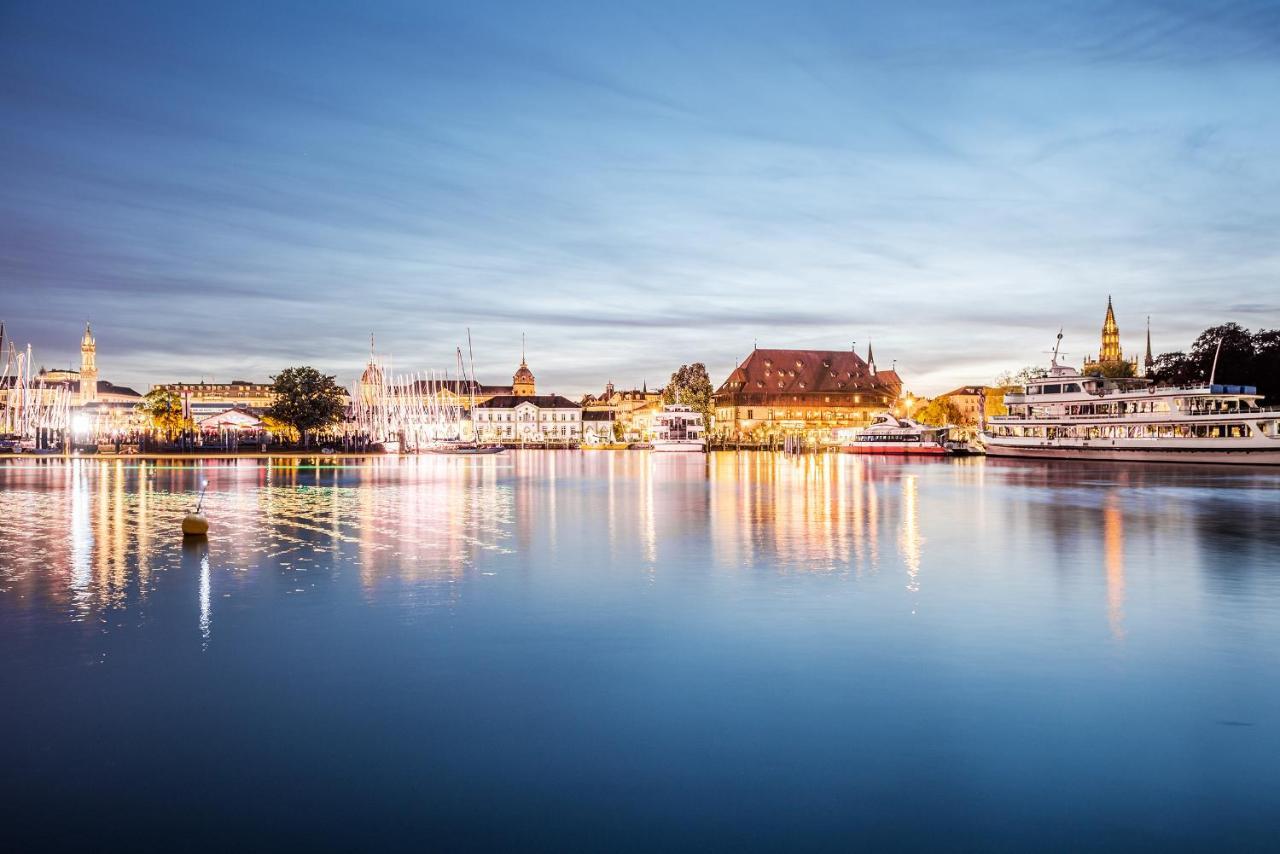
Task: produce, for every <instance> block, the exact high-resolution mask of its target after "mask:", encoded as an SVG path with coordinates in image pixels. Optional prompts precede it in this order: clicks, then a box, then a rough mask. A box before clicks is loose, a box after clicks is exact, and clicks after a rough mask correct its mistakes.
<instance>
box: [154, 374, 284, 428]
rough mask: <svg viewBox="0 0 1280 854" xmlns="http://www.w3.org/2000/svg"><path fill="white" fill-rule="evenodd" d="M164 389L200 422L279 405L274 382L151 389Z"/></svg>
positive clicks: (180, 384) (179, 384)
mask: <svg viewBox="0 0 1280 854" xmlns="http://www.w3.org/2000/svg"><path fill="white" fill-rule="evenodd" d="M151 388H152V390H155V389H164V390H165V391H171V392H173V393H174V394H176V395H178V396H179V397H181V398H182V399H183V401H184V403H185V404H186V406H187V408H188V410H189V411H190V413H191V416H192V417H193V418H195V419H196V420H197V421H198V420H200V418H201V417H203V416H207V415H215V414H217V413H220V412H226V411H227V410H228V409H242V410H247V411H249V412H253V413H257V414H261V413H262V412H263V411H265V410H266V409H267V408H268V407H270V406H271V404H273V403H275V399H276V396H275V392H273V391H272V390H271V389H272V386H271V383H255V382H249V381H248V380H232V381H231V382H229V383H207V382H205V381H203V380H201V381H200V382H198V383H184V382H176V383H162V384H160V385H155V386H152V387H151Z"/></svg>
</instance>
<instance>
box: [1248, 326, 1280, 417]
mask: <svg viewBox="0 0 1280 854" xmlns="http://www.w3.org/2000/svg"><path fill="white" fill-rule="evenodd" d="M1250 380H1251V381H1252V382H1255V383H1257V386H1258V391H1259V392H1261V393H1262V394H1265V395H1266V396H1267V397H1266V399H1265V400H1263V403H1264V404H1265V405H1267V406H1275V405H1276V404H1280V329H1259V330H1258V331H1257V332H1255V333H1254V334H1253V373H1252V375H1251V376H1250Z"/></svg>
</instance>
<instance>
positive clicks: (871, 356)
mask: <svg viewBox="0 0 1280 854" xmlns="http://www.w3.org/2000/svg"><path fill="white" fill-rule="evenodd" d="M867 365H869V366H870V367H871V374H872V376H874V375H875V372H876V355H875V353H873V352H871V342H870V341H868V342H867Z"/></svg>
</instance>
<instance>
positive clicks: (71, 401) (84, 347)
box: [9, 323, 145, 439]
mask: <svg viewBox="0 0 1280 854" xmlns="http://www.w3.org/2000/svg"><path fill="white" fill-rule="evenodd" d="M97 356H98V342H97V340H96V339H95V338H94V336H93V330H92V329H91V328H90V326H89V324H88V323H86V324H85V325H84V335H83V336H82V337H81V339H80V369H79V370H72V369H70V368H68V369H55V370H44V369H43V368H42V369H41V370H40V373H39V374H37V376H36V379H37V380H38V382H39V383H40V388H41V391H40V392H39V393H41V394H42V395H43V396H44V397H45V399H46V400H52V399H53V397H54V396H56V395H61V394H65V395H66V397H65V399H66V401H67V404H68V405H69V406H70V407H71V409H72V410H73V412H72V415H71V425H72V429H73V432H74V434H75V435H76V436H77V437H80V438H82V439H84V438H89V437H92V436H109V435H113V434H114V435H120V434H124V433H128V432H130V431H132V430H135V429H138V428H140V427H142V426H144V424H145V418H144V417H143V416H142V414H141V413H140V412H139V411H138V404H139V403H141V402H142V395H141V394H139V393H138V392H136V391H134V390H133V389H131V388H129V387H128V386H119V385H115V384H114V383H110V382H107V381H106V380H100V379H98V360H97ZM12 380H13V378H12V377H10V378H9V383H10V384H12Z"/></svg>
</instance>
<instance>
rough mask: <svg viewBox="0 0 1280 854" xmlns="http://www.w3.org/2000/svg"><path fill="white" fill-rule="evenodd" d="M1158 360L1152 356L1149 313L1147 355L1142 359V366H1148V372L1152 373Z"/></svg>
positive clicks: (1148, 317)
mask: <svg viewBox="0 0 1280 854" xmlns="http://www.w3.org/2000/svg"><path fill="white" fill-rule="evenodd" d="M1155 364H1156V360H1155V359H1153V358H1152V357H1151V315H1149V314H1148V315H1147V356H1146V358H1144V359H1143V360H1142V366H1143V367H1144V368H1146V372H1147V373H1151V369H1152V368H1153V367H1155Z"/></svg>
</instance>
